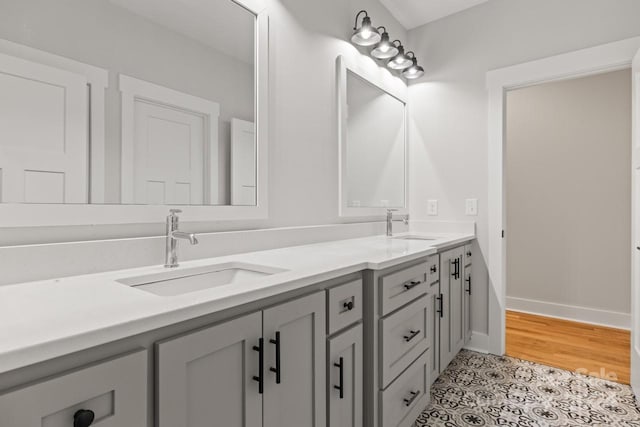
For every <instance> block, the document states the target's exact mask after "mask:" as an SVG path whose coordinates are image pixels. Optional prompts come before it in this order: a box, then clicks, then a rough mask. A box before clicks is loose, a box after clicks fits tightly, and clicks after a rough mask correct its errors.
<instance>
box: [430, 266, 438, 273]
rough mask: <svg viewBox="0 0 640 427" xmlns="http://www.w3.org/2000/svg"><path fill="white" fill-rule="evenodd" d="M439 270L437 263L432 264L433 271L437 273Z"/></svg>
mask: <svg viewBox="0 0 640 427" xmlns="http://www.w3.org/2000/svg"><path fill="white" fill-rule="evenodd" d="M437 271H438V267H437V266H435V265H432V266H431V272H432V273H436V272H437Z"/></svg>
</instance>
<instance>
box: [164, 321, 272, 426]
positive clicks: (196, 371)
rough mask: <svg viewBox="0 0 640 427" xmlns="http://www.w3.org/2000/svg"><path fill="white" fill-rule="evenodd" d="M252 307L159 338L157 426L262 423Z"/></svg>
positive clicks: (258, 326) (257, 332)
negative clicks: (204, 325) (206, 325)
mask: <svg viewBox="0 0 640 427" xmlns="http://www.w3.org/2000/svg"><path fill="white" fill-rule="evenodd" d="M261 332H262V331H261V315H260V313H254V314H251V315H248V316H245V317H241V318H239V319H236V320H232V321H230V322H227V323H223V324H221V325H217V326H213V327H211V328H208V329H203V330H201V331H198V332H194V333H191V334H189V335H185V336H182V337H180V338H175V339H171V340H167V341H164V342H161V343H158V344H157V345H156V346H157V348H156V357H157V363H156V367H157V384H156V387H157V393H158V396H157V403H158V406H157V407H158V412H157V413H158V420H157V425H158V426H159V427H176V426H180V427H183V426H184V427H261V425H262V397H261V395H260V394H259V390H258V383H257V382H256V381H254V379H253V378H254V376H259V375H260V373H259V367H258V362H259V358H258V352H257V351H254V346H256V345H257V344H258V342H259V338H260V337H261Z"/></svg>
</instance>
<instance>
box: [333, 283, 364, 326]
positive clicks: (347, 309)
mask: <svg viewBox="0 0 640 427" xmlns="http://www.w3.org/2000/svg"><path fill="white" fill-rule="evenodd" d="M361 319H362V280H361V279H358V280H354V281H353V282H349V283H347V284H344V285H341V286H336V287H335V288H331V289H328V290H327V332H328V333H329V335H331V334H333V333H335V332H337V331H339V330H341V329H344V328H346V327H347V326H349V325H352V324H354V323H356V322H359V321H360V320H361Z"/></svg>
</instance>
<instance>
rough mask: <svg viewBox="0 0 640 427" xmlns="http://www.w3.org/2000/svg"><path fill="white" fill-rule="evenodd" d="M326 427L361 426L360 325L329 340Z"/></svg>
mask: <svg viewBox="0 0 640 427" xmlns="http://www.w3.org/2000/svg"><path fill="white" fill-rule="evenodd" d="M328 341H329V348H328V354H329V359H328V369H329V374H328V375H327V377H328V379H329V382H328V384H327V385H328V387H327V405H328V414H329V419H328V423H327V426H329V427H362V426H363V424H362V374H363V372H362V324H359V325H356V326H354V327H352V328H351V329H349V330H347V331H346V332H342V333H341V334H339V335H337V336H335V337H332V338H329V340H328Z"/></svg>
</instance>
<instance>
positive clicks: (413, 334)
mask: <svg viewBox="0 0 640 427" xmlns="http://www.w3.org/2000/svg"><path fill="white" fill-rule="evenodd" d="M418 335H420V329H418V330H417V331H409V335H405V336H404V340H405V341H406V342H411V340H412V339H414V338H415V337H417V336H418Z"/></svg>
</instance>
